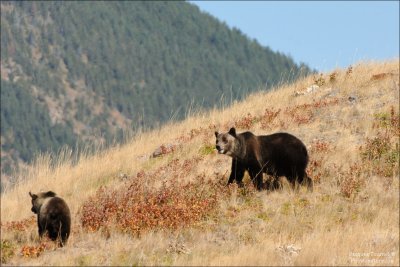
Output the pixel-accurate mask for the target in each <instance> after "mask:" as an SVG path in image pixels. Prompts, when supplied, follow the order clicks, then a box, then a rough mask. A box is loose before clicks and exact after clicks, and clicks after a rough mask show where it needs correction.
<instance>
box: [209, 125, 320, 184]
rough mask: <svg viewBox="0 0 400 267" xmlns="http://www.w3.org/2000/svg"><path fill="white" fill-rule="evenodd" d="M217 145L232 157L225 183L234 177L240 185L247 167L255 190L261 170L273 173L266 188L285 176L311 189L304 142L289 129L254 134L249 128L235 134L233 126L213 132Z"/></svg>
mask: <svg viewBox="0 0 400 267" xmlns="http://www.w3.org/2000/svg"><path fill="white" fill-rule="evenodd" d="M215 137H216V139H217V141H216V143H217V144H216V148H217V150H218V152H219V153H220V154H226V155H228V156H231V157H232V167H231V174H230V176H229V180H228V184H230V183H232V182H233V181H236V182H237V183H238V184H239V185H242V180H243V176H244V172H245V171H247V172H248V173H249V175H250V177H251V179H252V181H253V183H254V185H255V186H256V188H257V189H258V190H261V189H262V188H264V187H267V185H266V184H263V173H266V174H268V175H272V176H273V177H274V181H273V182H272V184H270V185H268V187H269V188H276V187H277V186H278V177H279V176H285V177H286V178H287V179H288V181H289V182H290V183H292V185H293V186H295V184H296V182H297V183H299V184H302V183H303V184H306V185H307V187H308V189H309V190H312V187H313V182H312V180H311V179H310V178H309V177H308V176H307V174H306V168H307V164H308V154H307V149H306V147H305V145H304V144H303V143H302V142H301V141H300V140H299V139H298V138H297V137H295V136H293V135H291V134H288V133H275V134H271V135H261V136H256V135H254V134H252V133H251V132H244V133H240V134H236V130H235V128H231V129H230V130H229V132H228V133H218V132H215Z"/></svg>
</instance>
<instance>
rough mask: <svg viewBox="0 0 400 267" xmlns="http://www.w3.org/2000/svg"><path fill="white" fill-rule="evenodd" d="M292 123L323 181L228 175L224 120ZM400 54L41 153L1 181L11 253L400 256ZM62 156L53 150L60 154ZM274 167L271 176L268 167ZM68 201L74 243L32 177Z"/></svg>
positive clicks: (226, 261) (139, 261)
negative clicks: (43, 215) (48, 214)
mask: <svg viewBox="0 0 400 267" xmlns="http://www.w3.org/2000/svg"><path fill="white" fill-rule="evenodd" d="M232 126H235V127H236V128H237V130H238V131H239V132H242V131H246V130H250V131H252V132H254V133H256V134H269V133H273V132H279V131H285V132H290V133H292V134H294V135H296V136H298V137H299V138H300V139H301V140H302V141H303V142H304V143H305V144H306V146H307V148H308V151H309V154H310V163H309V166H308V170H307V171H308V175H309V176H310V177H312V178H313V180H314V185H315V187H314V191H313V192H307V190H306V189H305V188H301V189H300V191H299V192H296V191H292V189H291V188H290V187H289V186H287V184H286V183H285V181H284V179H282V185H283V189H282V190H277V191H272V192H271V191H266V190H264V191H260V192H258V191H255V190H254V188H253V186H252V184H251V182H250V181H249V178H248V177H245V187H244V188H237V186H236V185H233V186H230V187H227V186H226V182H227V177H228V176H229V171H230V164H231V160H230V158H229V157H227V156H224V155H219V154H217V153H216V151H215V150H214V145H215V137H214V131H215V130H219V131H227V130H228V129H229V128H230V127H232ZM399 134H400V127H399V60H398V59H396V60H393V61H388V62H371V63H360V64H357V65H354V66H353V67H349V68H348V69H338V70H335V71H332V72H330V73H324V74H321V75H320V74H315V75H312V76H309V77H307V78H305V79H303V80H300V81H298V82H296V83H295V84H290V85H285V84H283V85H281V86H280V87H279V88H276V89H275V90H273V91H271V92H265V93H263V92H261V93H257V94H253V95H251V96H250V97H248V98H247V99H245V100H244V101H242V102H238V103H232V105H231V106H230V107H229V108H226V109H223V110H212V111H210V112H207V113H202V114H194V115H192V116H191V117H190V118H188V119H187V120H185V121H183V122H181V123H178V124H170V125H166V126H164V127H162V128H161V129H159V130H154V131H151V132H146V133H143V134H140V135H138V136H136V137H135V138H133V139H132V140H131V141H129V142H128V143H127V144H126V145H124V146H120V147H114V148H112V149H109V150H107V151H104V152H99V153H97V154H95V155H94V156H90V155H88V156H86V157H83V158H81V159H80V160H79V162H78V163H77V164H72V162H73V161H74V159H72V158H71V157H70V153H69V151H65V153H63V154H61V155H57V156H55V157H54V156H48V157H47V156H45V157H41V158H39V159H38V160H37V161H36V163H35V165H34V166H32V168H31V170H30V172H29V173H26V174H25V175H24V177H20V178H19V179H18V181H19V182H18V184H16V185H15V186H14V187H10V188H9V189H6V191H5V192H4V193H3V194H2V195H1V246H2V248H1V261H2V263H3V264H4V263H6V264H11V265H29V266H32V265H63V266H65V265H74V266H77V265H119V266H120V265H157V266H159V265H191V266H193V265H224V266H226V265H239V266H243V265H252V266H254V265H301V266H304V265H333V266H337V265H360V266H365V265H379V266H381V265H399ZM50 162H52V164H50ZM264 178H265V179H266V178H267V177H264ZM47 190H52V191H54V192H56V193H57V194H58V195H59V196H61V197H62V198H64V199H65V200H66V202H67V203H68V205H69V206H70V209H71V212H72V224H73V225H72V233H71V236H70V239H69V242H68V244H67V245H66V246H65V247H63V248H56V247H55V245H54V243H52V242H51V241H49V240H47V239H43V240H39V238H38V232H37V226H36V219H35V217H33V213H32V212H31V210H30V209H31V205H30V197H29V195H28V192H29V191H32V192H38V191H47Z"/></svg>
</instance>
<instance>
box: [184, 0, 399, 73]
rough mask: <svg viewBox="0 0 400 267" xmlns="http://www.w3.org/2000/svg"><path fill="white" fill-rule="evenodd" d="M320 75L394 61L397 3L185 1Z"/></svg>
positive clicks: (397, 27) (397, 53)
mask: <svg viewBox="0 0 400 267" xmlns="http://www.w3.org/2000/svg"><path fill="white" fill-rule="evenodd" d="M190 2H191V3H193V4H195V5H197V6H198V7H199V8H200V9H201V10H202V11H205V12H207V13H209V14H211V15H213V16H214V17H217V18H218V19H219V20H221V21H224V22H225V23H226V24H227V25H228V26H230V27H236V28H238V29H240V30H241V31H242V32H243V33H244V34H246V35H247V36H248V37H250V38H252V39H256V40H257V41H258V42H259V43H260V44H261V45H263V46H269V47H270V48H271V49H272V50H274V51H279V52H282V53H284V54H286V55H290V56H291V57H292V58H293V59H294V60H295V61H296V62H297V63H299V62H304V63H306V64H308V65H309V66H310V67H312V68H315V69H317V70H319V71H329V70H332V69H334V68H336V67H341V68H344V67H347V66H349V65H351V64H354V63H357V62H359V61H364V60H367V61H369V60H385V59H393V58H398V57H399V49H400V48H399V1H367V2H366V1H321V2H318V1H302V2H300V1H299V2H298V1H220V2H219V1H190Z"/></svg>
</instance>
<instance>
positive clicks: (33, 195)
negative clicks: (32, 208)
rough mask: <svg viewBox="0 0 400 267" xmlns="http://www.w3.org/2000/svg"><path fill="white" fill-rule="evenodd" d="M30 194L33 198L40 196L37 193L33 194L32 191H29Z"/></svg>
mask: <svg viewBox="0 0 400 267" xmlns="http://www.w3.org/2000/svg"><path fill="white" fill-rule="evenodd" d="M29 195H30V196H31V198H32V199H33V200H35V199H37V197H38V196H37V195H35V194H32V193H31V191H29Z"/></svg>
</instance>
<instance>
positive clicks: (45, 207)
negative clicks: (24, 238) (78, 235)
mask: <svg viewBox="0 0 400 267" xmlns="http://www.w3.org/2000/svg"><path fill="white" fill-rule="evenodd" d="M29 195H30V196H31V198H32V209H31V210H32V212H33V213H35V214H37V222H38V228H39V237H40V238H42V237H43V235H44V234H45V233H46V232H47V234H48V236H49V237H50V239H51V240H53V241H55V240H57V238H59V244H60V246H64V245H65V244H66V242H67V240H68V237H69V234H70V229H71V213H70V211H69V208H68V206H67V203H65V201H64V200H63V199H62V198H60V197H57V196H56V194H55V193H54V192H52V191H48V192H44V193H39V194H32V193H31V192H29Z"/></svg>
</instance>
